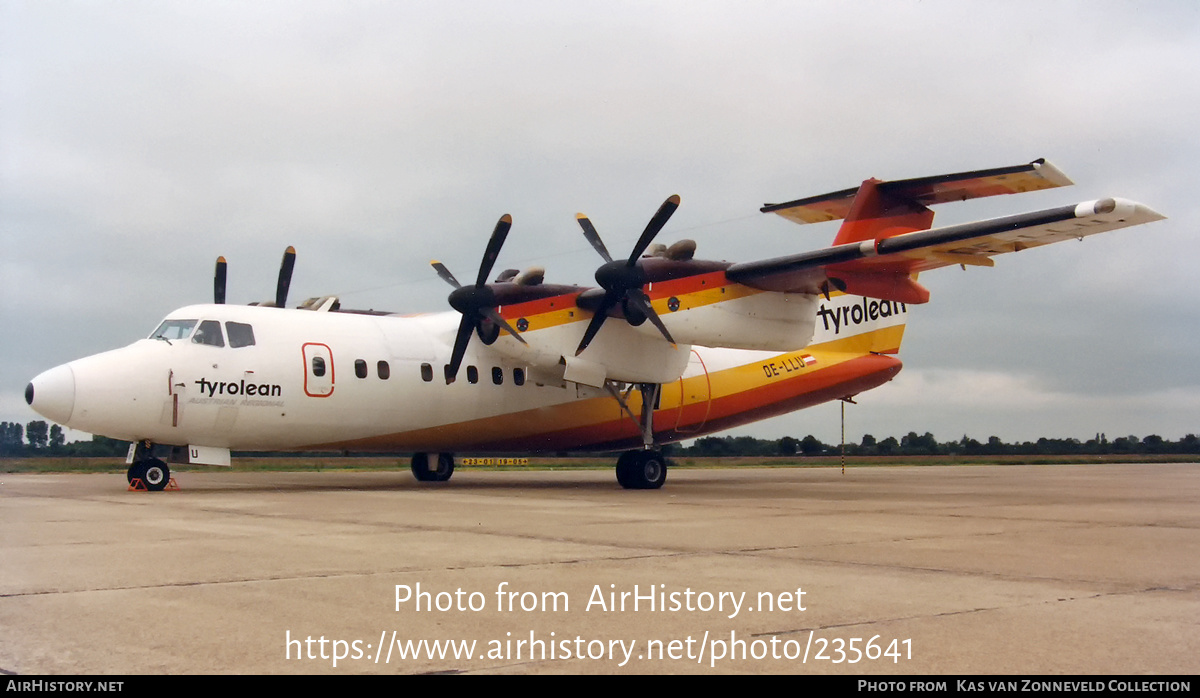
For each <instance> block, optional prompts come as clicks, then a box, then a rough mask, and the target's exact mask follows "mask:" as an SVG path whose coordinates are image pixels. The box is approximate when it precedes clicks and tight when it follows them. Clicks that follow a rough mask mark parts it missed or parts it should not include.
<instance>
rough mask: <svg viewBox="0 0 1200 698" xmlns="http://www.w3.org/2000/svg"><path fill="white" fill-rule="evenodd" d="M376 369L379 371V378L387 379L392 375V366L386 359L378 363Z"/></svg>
mask: <svg viewBox="0 0 1200 698" xmlns="http://www.w3.org/2000/svg"><path fill="white" fill-rule="evenodd" d="M375 370H376V371H378V372H379V380H387V379H389V378H391V377H392V367H391V366H388V362H386V361H380V362H379V363H378V364H376V366H375Z"/></svg>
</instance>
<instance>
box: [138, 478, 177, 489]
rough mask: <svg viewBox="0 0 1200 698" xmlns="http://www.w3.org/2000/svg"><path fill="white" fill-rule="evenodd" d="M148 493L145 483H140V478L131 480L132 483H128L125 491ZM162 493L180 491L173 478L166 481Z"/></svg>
mask: <svg viewBox="0 0 1200 698" xmlns="http://www.w3.org/2000/svg"><path fill="white" fill-rule="evenodd" d="M149 491H150V488H148V487H146V483H144V482H142V478H140V477H135V478H133V481H132V482H130V483H129V489H127V490H126V492H149ZM163 491H164V492H178V491H180V490H179V483H178V482H175V478H171V479H170V480H168V481H167V485H166V486H165V487H163Z"/></svg>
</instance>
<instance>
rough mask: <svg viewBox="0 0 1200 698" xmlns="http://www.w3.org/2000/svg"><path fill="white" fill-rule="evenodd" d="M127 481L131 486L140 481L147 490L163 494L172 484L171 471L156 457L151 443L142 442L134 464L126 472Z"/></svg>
mask: <svg viewBox="0 0 1200 698" xmlns="http://www.w3.org/2000/svg"><path fill="white" fill-rule="evenodd" d="M125 479H126V480H128V481H129V484H130V485H133V484H134V480H140V481H141V483H142V485H143V486H144V487H145V488H146V489H147V490H150V491H151V492H161V491H162V490H163V489H164V488H166V486H167V483H169V482H171V469H170V468H169V467H167V464H166V463H165V462H164V461H162V460H160V459H158V458H155V457H154V455H153V445H152V444H151V443H150V442H149V441H142V442H140V443H138V445H137V448H136V449H135V450H134V454H133V464H132V465H130V466H129V470H128V471H126V473H125Z"/></svg>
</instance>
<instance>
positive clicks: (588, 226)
mask: <svg viewBox="0 0 1200 698" xmlns="http://www.w3.org/2000/svg"><path fill="white" fill-rule="evenodd" d="M575 220H577V221H579V227H580V228H583V237H585V238H587V241H588V242H590V243H592V248H593V249H595V250H596V251H597V252H599V253H600V256H601V257H603V258H604V261H606V262H611V261H613V258H612V255H610V254H609V253H608V248H607V247H605V246H604V242H603V241H602V240H601V239H600V234H599V233H597V232H596V228H595V226H593V225H592V221H591V220H589V219H588V217H587V216H585V215H583V214H582V213H576V214H575Z"/></svg>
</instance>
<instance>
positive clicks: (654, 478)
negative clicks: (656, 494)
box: [604, 381, 667, 490]
mask: <svg viewBox="0 0 1200 698" xmlns="http://www.w3.org/2000/svg"><path fill="white" fill-rule="evenodd" d="M604 387H605V389H607V390H608V392H609V394H610V395H612V396H613V398H614V399H615V400H616V401H617V402H618V403H619V404H620V405H621V409H623V410H625V414H627V415H629V418H630V419H632V420H633V421H634V423H636V424H637V425H638V429H639V430H640V431H641V432H642V448H641V450H636V451H626V452H624V453H622V454H621V457H620V458H618V459H617V482H618V483H619V484H620V485H621V487H624V488H625V489H627V490H656V489H658V488H660V487H662V486H663V483H664V482H666V481H667V459H666V458H664V457H663V455H662V452H661V451H659V450H658V449H656V448H655V444H654V407H655V405H656V404H657V403H658V398H659V395H660V394H661V393H662V385H660V384H658V383H639V384H638V385H637V389H638V392H640V393H641V394H642V414H641V416H640V417H635V416H634V414H633V410H631V409H629V403H628V401H627V398H628V397H629V394H630V393H631V392H632V391H633V386H630V388H629V389H628V390H626V391H625V393H624V394H622V393H621V391H620V390H618V389H617V387H616V385H615V384H613V383H612V382H611V381H608V382H606V383H605V385H604Z"/></svg>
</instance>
